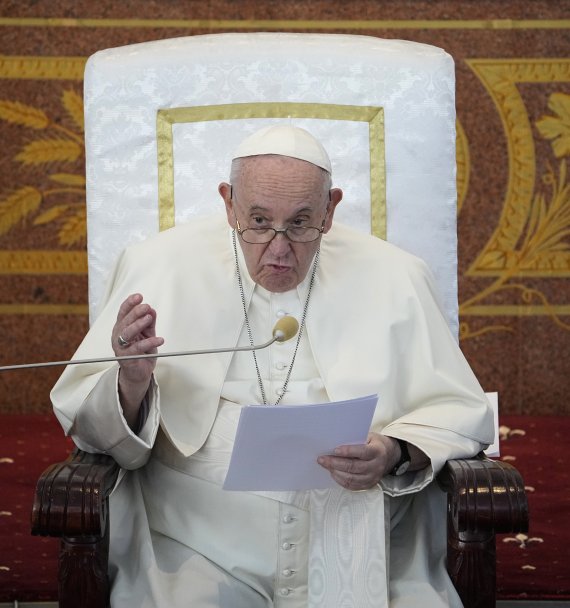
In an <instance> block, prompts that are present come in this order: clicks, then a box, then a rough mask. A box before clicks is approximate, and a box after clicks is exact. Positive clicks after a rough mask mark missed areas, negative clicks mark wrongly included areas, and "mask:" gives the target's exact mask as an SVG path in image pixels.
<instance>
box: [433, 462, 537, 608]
mask: <svg viewBox="0 0 570 608" xmlns="http://www.w3.org/2000/svg"><path fill="white" fill-rule="evenodd" d="M437 481H438V483H439V486H440V487H441V489H442V490H444V491H445V492H446V493H447V569H448V572H449V575H450V577H451V579H452V580H453V583H454V584H455V587H456V589H457V591H458V593H459V595H460V597H461V599H462V601H463V604H464V606H465V608H491V607H494V606H495V587H496V565H495V564H496V550H495V534H496V533H506V532H526V531H527V530H528V502H527V497H526V494H525V489H524V482H523V480H522V477H521V476H520V474H519V472H518V471H517V470H516V469H515V468H514V467H513V466H511V465H510V464H507V463H505V462H501V461H496V460H490V459H488V458H487V457H486V456H484V455H483V454H480V455H479V456H477V457H476V458H470V459H464V460H450V461H448V462H447V463H446V465H445V466H444V467H443V469H442V471H441V472H440V474H439V475H438V477H437Z"/></svg>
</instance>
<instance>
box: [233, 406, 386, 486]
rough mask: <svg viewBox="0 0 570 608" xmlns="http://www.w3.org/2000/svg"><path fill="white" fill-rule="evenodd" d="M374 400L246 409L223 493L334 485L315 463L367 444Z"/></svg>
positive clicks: (324, 471)
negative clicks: (344, 448)
mask: <svg viewBox="0 0 570 608" xmlns="http://www.w3.org/2000/svg"><path fill="white" fill-rule="evenodd" d="M377 402H378V395H370V396H367V397H359V398H357V399H349V400H346V401H335V402H333V403H319V404H314V405H283V406H267V405H250V406H247V407H244V408H243V409H242V411H241V416H240V419H239V422H238V428H237V433H236V438H235V443H234V449H233V452H232V457H231V460H230V466H229V470H228V473H227V475H226V479H225V482H224V486H223V487H224V489H225V490H263V491H281V490H316V489H321V488H331V487H333V486H335V485H336V482H335V481H334V480H333V479H332V478H331V476H330V474H329V472H328V471H327V470H325V469H323V468H322V467H321V466H320V465H319V464H318V463H317V457H318V456H321V455H323V454H331V453H332V452H333V450H334V449H335V448H336V447H337V446H339V445H358V444H363V443H366V439H367V436H368V431H369V429H370V425H371V423H372V416H373V414H374V409H375V408H376V403H377Z"/></svg>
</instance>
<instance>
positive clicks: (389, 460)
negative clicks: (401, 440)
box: [317, 433, 400, 491]
mask: <svg viewBox="0 0 570 608" xmlns="http://www.w3.org/2000/svg"><path fill="white" fill-rule="evenodd" d="M399 459H400V446H399V445H398V442H397V441H396V440H395V439H392V437H387V436H385V435H380V434H378V433H369V435H368V441H367V442H366V444H364V445H341V446H339V447H338V448H336V449H335V451H334V455H331V456H319V458H318V459H317V462H318V463H319V464H320V465H321V466H323V467H324V468H325V469H327V470H328V471H330V474H331V476H332V478H333V479H334V480H335V481H336V482H337V483H338V484H339V485H341V486H342V487H343V488H346V489H347V490H353V491H355V490H369V489H370V488H373V487H374V486H375V485H376V484H377V483H378V482H379V481H380V480H381V479H382V477H384V475H386V474H387V473H389V472H390V471H391V470H392V469H393V468H394V466H395V464H396V463H397V462H398V460H399Z"/></svg>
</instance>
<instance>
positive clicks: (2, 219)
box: [0, 186, 42, 234]
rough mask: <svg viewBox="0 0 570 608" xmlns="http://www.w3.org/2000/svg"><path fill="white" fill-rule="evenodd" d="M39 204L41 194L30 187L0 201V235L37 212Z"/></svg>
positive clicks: (25, 187)
mask: <svg viewBox="0 0 570 608" xmlns="http://www.w3.org/2000/svg"><path fill="white" fill-rule="evenodd" d="M41 202H42V194H41V192H40V191H39V190H36V189H35V188H32V187H31V186H24V187H23V188H20V189H19V190H17V191H16V192H14V193H13V194H11V195H10V196H9V197H8V198H6V199H4V200H3V201H0V234H6V232H8V231H9V230H10V229H11V228H12V227H13V226H15V225H16V224H17V223H18V222H20V221H22V220H23V219H24V218H26V216H28V215H29V214H30V213H32V212H33V211H37V209H38V208H39V206H40V204H41Z"/></svg>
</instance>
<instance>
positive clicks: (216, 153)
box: [33, 33, 528, 608]
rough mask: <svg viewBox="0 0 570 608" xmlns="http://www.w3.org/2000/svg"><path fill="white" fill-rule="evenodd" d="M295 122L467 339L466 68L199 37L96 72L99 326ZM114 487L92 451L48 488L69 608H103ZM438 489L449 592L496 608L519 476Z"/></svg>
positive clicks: (109, 59)
mask: <svg viewBox="0 0 570 608" xmlns="http://www.w3.org/2000/svg"><path fill="white" fill-rule="evenodd" d="M282 121H292V122H293V123H294V124H295V125H298V126H301V127H304V128H306V129H308V130H309V131H311V132H312V133H313V134H314V135H316V136H317V137H318V138H319V139H320V140H321V141H323V142H324V143H325V146H326V148H327V150H328V151H329V154H330V156H331V161H332V165H333V181H334V183H335V185H338V186H340V187H342V188H343V190H344V192H345V197H344V202H343V204H342V205H341V206H340V207H339V209H338V212H337V215H336V219H338V220H339V221H342V222H344V223H347V224H350V225H352V226H353V227H355V228H357V229H360V230H363V231H366V232H370V231H371V232H372V233H373V234H375V235H376V236H377V237H378V238H387V239H388V240H390V241H392V242H393V243H395V244H397V245H399V246H400V247H402V248H404V249H407V250H409V251H411V252H413V253H414V254H416V255H418V256H420V257H422V258H423V259H424V260H425V261H426V262H427V264H428V265H429V266H430V267H431V270H432V272H433V273H434V275H435V278H436V282H437V284H438V287H439V290H440V294H441V299H442V302H443V306H444V310H445V314H446V316H447V319H448V322H449V325H450V327H451V328H452V331H454V332H456V333H457V327H458V321H457V265H456V260H457V251H456V179H455V78H454V64H453V60H452V58H451V57H450V56H449V55H448V54H447V53H445V52H444V51H442V50H441V49H439V48H436V47H433V46H429V45H425V44H419V43H413V42H407V41H401V40H382V39H379V38H372V37H365V36H346V35H334V34H275V33H270V34H269V33H267V34H266V33H260V34H218V35H208V36H194V37H187V38H176V39H171V40H161V41H157V42H149V43H143V44H136V45H131V46H126V47H122V48H117V49H109V50H105V51H101V52H99V53H96V54H95V55H94V56H93V57H91V58H90V60H89V62H88V64H87V68H86V73H85V140H86V159H87V222H88V258H89V310H90V316H91V320H93V319H94V318H95V317H96V316H97V308H98V304H99V301H100V299H101V295H102V290H103V286H104V283H105V280H106V276H107V274H108V273H109V271H110V269H111V268H112V267H113V264H114V262H115V260H116V258H117V257H118V255H119V253H120V252H121V250H122V249H123V248H124V247H125V246H127V245H129V244H131V243H133V242H135V241H139V240H142V239H144V238H146V237H148V236H150V235H152V234H154V233H156V232H158V231H159V230H166V229H168V228H170V227H172V226H173V225H174V224H178V223H181V222H185V221H187V220H189V219H191V218H192V217H195V216H197V215H201V214H204V213H212V212H214V211H215V210H216V209H218V210H219V212H220V213H222V212H223V209H222V205H221V201H219V198H218V194H217V184H218V183H219V182H221V181H224V180H226V179H227V178H228V168H229V165H230V159H231V153H232V152H233V150H234V149H235V148H236V146H237V144H238V142H239V141H240V140H241V139H243V137H244V136H245V135H246V134H248V133H251V132H253V131H254V130H256V129H258V128H260V127H262V126H265V125H267V124H271V123H275V122H282ZM116 475H117V466H116V465H115V464H114V462H112V461H111V460H110V459H109V458H108V457H105V456H94V455H90V454H85V453H81V452H79V453H75V454H74V455H73V456H72V457H71V458H70V459H69V460H68V461H67V462H66V463H63V464H59V465H54V466H52V467H51V468H50V469H48V471H46V473H45V474H44V475H43V477H42V478H41V480H40V481H39V483H38V490H37V494H36V501H35V505H34V512H33V530H34V533H36V534H49V535H54V536H61V537H62V539H63V540H62V542H63V544H62V553H61V572H60V606H62V607H64V608H65V607H66V606H77V605H81V606H83V607H84V608H88V607H91V606H93V607H94V606H106V605H107V602H108V584H107V578H106V564H107V562H106V559H107V558H106V551H107V541H108V539H107V537H106V535H107V534H108V532H107V530H108V526H107V496H108V494H109V491H110V489H111V488H112V485H113V483H114V480H115V478H116ZM439 482H440V485H441V487H442V488H443V490H444V491H446V492H447V493H448V504H449V512H448V521H449V555H448V568H449V571H450V573H451V576H452V579H453V580H454V582H455V584H456V586H457V588H458V590H459V593H460V595H461V597H462V599H463V601H464V603H465V605H466V606H493V605H494V587H495V585H494V580H495V578H494V577H495V559H494V546H495V545H494V534H495V532H507V531H508V532H512V531H521V530H523V529H524V528H525V526H526V521H527V516H528V515H527V507H526V498H525V495H524V489H523V486H522V481H521V479H520V476H518V474H517V473H516V471H515V470H514V469H512V467H509V466H508V465H504V464H502V463H494V462H491V461H488V460H484V459H473V460H464V461H452V462H450V463H448V464H447V466H446V468H445V470H444V471H443V472H442V473H441V475H440V477H439ZM501 488H502V489H505V488H506V490H507V491H506V493H505V492H501ZM485 589H487V590H489V591H488V592H485V591H484V590H485ZM485 593H486V595H485Z"/></svg>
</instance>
